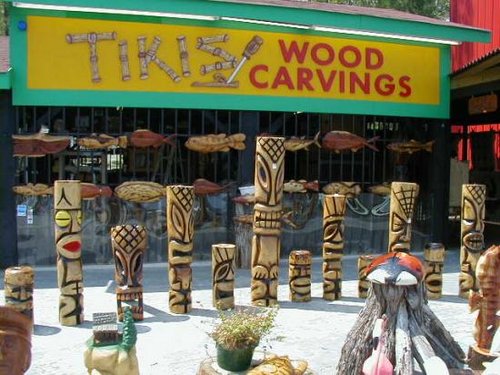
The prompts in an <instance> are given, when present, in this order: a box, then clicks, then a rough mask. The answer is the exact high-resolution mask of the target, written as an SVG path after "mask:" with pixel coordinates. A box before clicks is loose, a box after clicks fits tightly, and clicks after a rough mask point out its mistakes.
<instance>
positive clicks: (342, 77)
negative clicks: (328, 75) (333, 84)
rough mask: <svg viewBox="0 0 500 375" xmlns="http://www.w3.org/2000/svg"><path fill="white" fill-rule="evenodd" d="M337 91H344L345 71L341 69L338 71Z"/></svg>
mask: <svg viewBox="0 0 500 375" xmlns="http://www.w3.org/2000/svg"><path fill="white" fill-rule="evenodd" d="M339 92H342V93H344V92H345V72H344V71H343V70H341V71H340V72H339Z"/></svg>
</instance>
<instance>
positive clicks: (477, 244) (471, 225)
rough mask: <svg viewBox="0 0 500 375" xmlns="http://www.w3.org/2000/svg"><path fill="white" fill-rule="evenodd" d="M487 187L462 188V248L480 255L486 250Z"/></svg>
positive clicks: (470, 186)
mask: <svg viewBox="0 0 500 375" xmlns="http://www.w3.org/2000/svg"><path fill="white" fill-rule="evenodd" d="M485 200H486V186H485V185H471V184H469V185H463V186H462V227H461V230H462V246H464V247H465V249H466V250H467V251H468V252H471V253H475V254H479V253H480V252H481V251H482V250H483V248H484V235H483V230H484V203H485Z"/></svg>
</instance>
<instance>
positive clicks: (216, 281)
mask: <svg viewBox="0 0 500 375" xmlns="http://www.w3.org/2000/svg"><path fill="white" fill-rule="evenodd" d="M235 253H236V246H235V245H233V244H222V243H221V244H215V245H212V302H213V305H214V307H216V308H217V309H221V310H227V309H232V308H234V268H235V263H234V257H235Z"/></svg>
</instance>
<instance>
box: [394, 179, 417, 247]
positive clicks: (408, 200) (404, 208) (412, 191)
mask: <svg viewBox="0 0 500 375" xmlns="http://www.w3.org/2000/svg"><path fill="white" fill-rule="evenodd" d="M418 190H419V188H418V185H417V184H413V183H407V182H393V183H392V185H391V209H390V214H389V252H393V251H404V252H406V253H408V252H410V241H411V220H412V217H413V212H414V209H415V202H416V199H417V196H418Z"/></svg>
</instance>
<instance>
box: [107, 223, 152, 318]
mask: <svg viewBox="0 0 500 375" xmlns="http://www.w3.org/2000/svg"><path fill="white" fill-rule="evenodd" d="M147 241H148V234H147V232H146V229H145V228H144V227H143V226H142V225H119V226H116V227H113V228H112V229H111V245H112V248H113V257H114V258H115V282H116V285H117V286H116V302H117V307H118V319H119V320H120V321H122V320H123V313H124V307H125V306H126V305H129V306H130V308H131V311H132V317H133V318H134V320H142V319H143V314H144V305H143V302H142V291H143V289H142V279H143V277H142V276H143V273H142V265H143V259H144V252H145V251H146V249H147Z"/></svg>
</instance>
